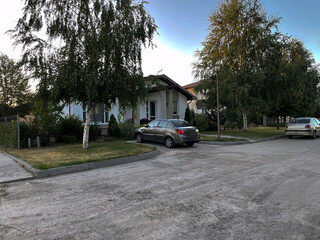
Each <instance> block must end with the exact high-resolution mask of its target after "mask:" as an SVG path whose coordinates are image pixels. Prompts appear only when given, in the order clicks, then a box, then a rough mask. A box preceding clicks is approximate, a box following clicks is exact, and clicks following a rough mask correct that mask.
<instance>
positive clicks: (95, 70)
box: [11, 0, 157, 145]
mask: <svg viewBox="0 0 320 240" xmlns="http://www.w3.org/2000/svg"><path fill="white" fill-rule="evenodd" d="M145 3H146V2H145V1H134V0H107V1H100V0H98V1H96V0H79V1H74V0H65V1H63V2H62V1H57V0H44V1H26V2H25V6H24V8H23V16H22V17H21V18H20V19H19V20H18V21H17V22H18V23H17V25H16V27H15V29H14V30H12V31H11V34H12V36H13V38H15V40H16V42H15V43H16V44H21V45H22V47H23V49H24V52H23V59H22V63H23V64H25V65H26V66H27V67H28V70H29V71H30V72H32V74H33V76H34V78H37V79H39V80H40V83H39V93H40V95H41V96H42V97H43V98H45V99H48V100H50V101H53V102H54V103H60V102H68V103H70V102H77V103H81V104H82V105H83V106H88V109H89V110H90V109H91V108H94V107H95V106H96V105H99V104H106V107H107V108H111V106H113V105H115V104H117V105H118V106H119V111H124V110H125V109H126V107H131V108H134V107H135V106H136V105H137V104H138V103H139V101H140V100H143V98H145V97H146V95H147V93H148V89H147V88H146V84H145V81H144V78H143V72H142V67H141V63H142V58H141V55H142V54H141V52H142V47H148V46H152V45H153V44H152V39H153V36H154V33H156V30H157V26H156V24H155V22H154V19H153V18H152V17H151V16H150V14H149V13H148V12H147V10H146V9H145V7H144V5H145ZM62 6H63V7H62ZM39 32H45V33H46V35H45V36H44V37H43V38H41V37H39V36H43V34H39ZM56 42H59V44H58V45H57V44H55V43H56ZM84 145H85V144H84Z"/></svg>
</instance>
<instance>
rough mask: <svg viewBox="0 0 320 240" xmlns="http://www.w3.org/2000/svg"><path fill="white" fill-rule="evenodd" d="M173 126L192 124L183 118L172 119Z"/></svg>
mask: <svg viewBox="0 0 320 240" xmlns="http://www.w3.org/2000/svg"><path fill="white" fill-rule="evenodd" d="M172 122H173V124H174V126H176V127H189V126H192V125H191V124H190V123H188V122H187V121H184V120H172Z"/></svg>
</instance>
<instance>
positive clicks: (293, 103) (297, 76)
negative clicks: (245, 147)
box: [267, 37, 319, 127]
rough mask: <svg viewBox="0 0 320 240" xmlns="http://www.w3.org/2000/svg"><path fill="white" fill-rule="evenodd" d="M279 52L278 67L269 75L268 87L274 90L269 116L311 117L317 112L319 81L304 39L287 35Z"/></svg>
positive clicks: (270, 100) (270, 99)
mask: <svg viewBox="0 0 320 240" xmlns="http://www.w3.org/2000/svg"><path fill="white" fill-rule="evenodd" d="M277 55H279V57H278V58H277V59H278V61H279V64H278V65H277V66H278V68H277V69H275V71H273V72H272V73H271V75H269V77H270V81H268V86H267V87H268V88H270V89H272V91H269V108H268V113H267V115H269V116H270V117H276V118H277V119H278V117H279V116H284V117H285V116H293V117H295V116H312V115H313V114H314V113H315V111H316V104H317V103H316V102H317V96H318V87H317V85H318V83H319V79H318V76H319V72H318V71H317V69H316V67H315V65H314V59H313V57H312V54H311V53H310V52H309V51H308V50H307V49H306V48H305V47H304V45H303V43H302V42H301V41H299V40H297V39H293V38H290V37H285V40H284V41H283V42H282V47H281V49H279V52H278V53H277ZM269 73H270V72H269ZM278 127H279V125H278Z"/></svg>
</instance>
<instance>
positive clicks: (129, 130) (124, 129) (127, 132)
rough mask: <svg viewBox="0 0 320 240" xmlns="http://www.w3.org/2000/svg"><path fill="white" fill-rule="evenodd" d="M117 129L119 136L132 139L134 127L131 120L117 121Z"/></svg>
mask: <svg viewBox="0 0 320 240" xmlns="http://www.w3.org/2000/svg"><path fill="white" fill-rule="evenodd" d="M119 129H120V132H121V137H123V138H127V139H134V131H135V127H134V125H133V123H131V122H123V123H119Z"/></svg>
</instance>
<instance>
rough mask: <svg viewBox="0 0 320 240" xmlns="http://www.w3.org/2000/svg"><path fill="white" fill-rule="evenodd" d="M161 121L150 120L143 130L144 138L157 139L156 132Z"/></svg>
mask: <svg viewBox="0 0 320 240" xmlns="http://www.w3.org/2000/svg"><path fill="white" fill-rule="evenodd" d="M158 124H159V121H158V120H154V121H152V122H150V123H149V124H148V125H147V126H146V127H145V129H144V131H143V138H144V139H145V140H149V141H156V132H157V128H158Z"/></svg>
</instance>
